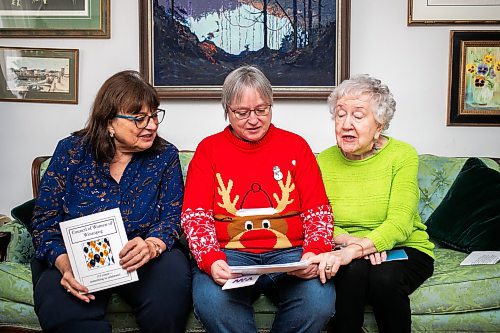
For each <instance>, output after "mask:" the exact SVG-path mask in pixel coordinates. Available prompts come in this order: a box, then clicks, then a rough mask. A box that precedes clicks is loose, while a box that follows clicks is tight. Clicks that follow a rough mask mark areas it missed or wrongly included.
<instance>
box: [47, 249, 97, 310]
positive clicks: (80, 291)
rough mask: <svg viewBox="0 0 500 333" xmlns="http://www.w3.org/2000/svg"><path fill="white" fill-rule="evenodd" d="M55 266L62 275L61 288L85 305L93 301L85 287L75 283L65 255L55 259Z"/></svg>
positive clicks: (93, 297)
mask: <svg viewBox="0 0 500 333" xmlns="http://www.w3.org/2000/svg"><path fill="white" fill-rule="evenodd" d="M55 266H56V267H57V269H58V270H59V271H60V272H61V274H62V279H61V286H62V287H63V288H64V289H66V291H67V292H68V293H71V294H72V295H73V296H75V297H76V298H78V299H81V300H82V301H84V302H87V303H89V302H90V301H93V300H94V299H95V296H94V295H92V294H88V292H89V290H88V289H87V287H85V286H83V285H81V284H80V283H79V282H78V281H76V279H75V276H74V275H73V270H72V269H71V264H70V262H69V257H68V254H67V253H64V254H61V255H60V256H59V257H57V259H56V262H55Z"/></svg>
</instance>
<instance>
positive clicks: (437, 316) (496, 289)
mask: <svg viewBox="0 0 500 333" xmlns="http://www.w3.org/2000/svg"><path fill="white" fill-rule="evenodd" d="M191 157H192V152H181V153H180V158H181V164H182V168H183V173H184V174H185V172H186V169H187V165H188V164H189V161H190V160H191ZM465 160H466V158H450V157H439V156H432V155H421V156H420V167H419V175H418V178H419V186H420V190H421V199H420V203H419V212H420V215H421V217H422V220H423V221H426V220H427V218H428V217H429V216H430V215H431V213H432V212H433V210H434V209H435V208H436V207H437V206H438V205H439V203H440V202H441V200H442V199H443V197H444V196H445V194H446V193H447V191H448V189H449V188H450V186H451V184H452V183H453V181H454V179H455V177H456V176H457V174H458V172H459V171H460V169H461V168H462V166H463V164H464V163H465ZM483 161H484V162H485V163H486V164H487V165H488V166H489V167H490V168H493V169H495V170H499V171H500V165H499V164H498V162H499V160H498V159H496V160H493V159H483ZM47 165H48V160H47V157H43V158H37V159H35V161H34V163H33V168H32V183H33V190H34V194H36V191H37V188H38V184H39V180H40V175H41V174H42V173H43V171H44V170H45V168H46V167H47ZM16 213H17V212H16V210H15V209H14V210H13V211H12V216H13V217H14V220H13V221H11V222H8V223H6V224H4V225H3V226H2V227H0V252H1V253H0V257H1V260H2V261H1V262H0V332H34V331H40V327H39V324H38V321H37V317H36V315H35V312H34V309H33V297H32V283H31V273H30V269H29V264H28V262H29V260H30V258H31V256H32V254H33V248H32V244H31V239H30V236H29V233H28V231H27V230H26V228H25V227H24V226H23V224H22V223H20V222H19V221H18V220H17V219H16ZM17 217H19V216H17ZM19 219H21V217H19ZM435 254H436V263H435V271H434V275H433V276H432V277H431V278H429V279H428V280H427V281H426V282H425V283H424V284H423V285H422V286H421V287H420V288H418V289H417V290H416V291H415V292H414V293H413V294H412V295H411V304H412V325H413V329H412V331H413V332H500V265H498V264H497V265H484V266H460V265H459V263H460V262H461V261H462V260H463V259H464V258H465V257H466V254H465V253H461V252H457V251H454V250H451V249H448V248H445V247H440V246H439V245H438V244H437V248H436V250H435ZM254 306H255V312H256V321H257V323H258V326H259V328H260V330H261V331H262V332H266V331H268V330H269V328H270V327H271V324H272V320H273V317H274V311H275V307H274V306H273V305H272V304H271V303H270V302H269V301H268V300H267V299H266V298H265V297H261V298H260V299H258V300H257V301H256V303H255V304H254ZM54 311H57V309H54ZM108 317H109V319H110V320H111V322H112V325H113V330H114V332H130V331H136V330H137V329H136V327H137V326H136V324H135V320H134V316H133V315H132V313H131V311H130V308H129V307H128V306H127V305H126V304H125V303H124V302H122V301H121V300H120V299H119V298H118V297H114V298H113V299H112V301H111V303H110V305H109V310H108ZM394 320H398V319H397V318H394ZM325 330H328V327H326V328H325ZM364 330H365V332H377V325H376V323H375V319H374V316H373V313H372V312H371V310H370V308H369V307H367V308H366V312H365V326H364ZM186 331H187V332H203V329H202V327H201V326H200V324H199V323H198V322H197V320H196V319H195V318H194V316H193V315H192V314H191V316H190V318H189V321H188V326H187V329H186Z"/></svg>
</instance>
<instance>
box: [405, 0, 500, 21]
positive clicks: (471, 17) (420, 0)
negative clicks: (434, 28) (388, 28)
mask: <svg viewBox="0 0 500 333" xmlns="http://www.w3.org/2000/svg"><path fill="white" fill-rule="evenodd" d="M433 24H434V25H450V24H500V0H408V25H409V26H412V25H433Z"/></svg>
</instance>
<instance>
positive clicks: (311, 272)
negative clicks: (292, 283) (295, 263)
mask: <svg viewBox="0 0 500 333" xmlns="http://www.w3.org/2000/svg"><path fill="white" fill-rule="evenodd" d="M314 256H315V254H314V253H312V252H306V253H304V254H303V255H302V258H300V260H301V261H302V260H307V259H309V258H311V257H314ZM288 274H289V275H294V276H296V277H299V278H302V279H312V278H315V277H316V276H318V265H317V264H311V265H309V266H307V267H306V268H304V269H298V270H296V271H292V272H288Z"/></svg>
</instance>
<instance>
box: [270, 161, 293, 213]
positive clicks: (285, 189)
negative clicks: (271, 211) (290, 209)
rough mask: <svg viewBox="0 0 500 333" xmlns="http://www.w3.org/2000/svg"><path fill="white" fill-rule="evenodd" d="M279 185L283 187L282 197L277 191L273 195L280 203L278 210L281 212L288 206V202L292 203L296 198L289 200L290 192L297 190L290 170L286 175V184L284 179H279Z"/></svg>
mask: <svg viewBox="0 0 500 333" xmlns="http://www.w3.org/2000/svg"><path fill="white" fill-rule="evenodd" d="M278 185H279V186H280V188H281V199H280V198H279V197H278V195H277V194H276V193H273V197H274V199H275V200H276V202H277V203H278V205H277V206H276V212H278V213H281V212H282V211H283V210H284V209H285V208H286V206H288V204H291V203H292V202H293V200H294V199H292V200H288V198H289V196H290V193H291V192H293V190H295V184H292V175H291V174H290V171H288V174H287V176H286V184H285V185H284V184H283V180H279V181H278Z"/></svg>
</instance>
